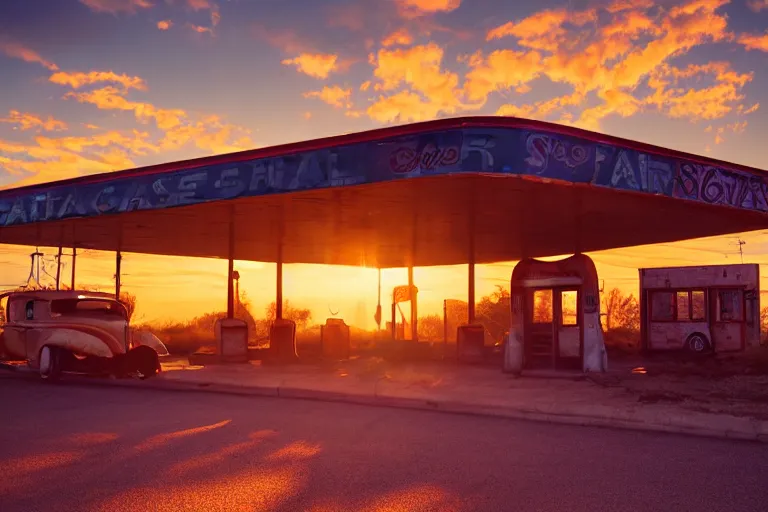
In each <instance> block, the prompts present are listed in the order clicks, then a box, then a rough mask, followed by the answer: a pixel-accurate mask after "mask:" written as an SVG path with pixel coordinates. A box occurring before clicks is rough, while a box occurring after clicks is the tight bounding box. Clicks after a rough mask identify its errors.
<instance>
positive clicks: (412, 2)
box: [395, 0, 461, 18]
mask: <svg viewBox="0 0 768 512" xmlns="http://www.w3.org/2000/svg"><path fill="white" fill-rule="evenodd" d="M395 1H396V2H397V7H398V12H399V13H400V15H401V16H404V17H406V18H412V17H418V16H423V15H425V14H434V13H438V12H450V11H453V10H456V9H458V8H459V6H460V5H461V0H395Z"/></svg>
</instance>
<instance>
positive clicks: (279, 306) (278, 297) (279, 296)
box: [275, 244, 283, 320]
mask: <svg viewBox="0 0 768 512" xmlns="http://www.w3.org/2000/svg"><path fill="white" fill-rule="evenodd" d="M275 284H276V290H275V292H276V293H275V319H276V320H280V319H282V318H283V246H282V244H280V245H279V246H278V248H277V282H276V283H275Z"/></svg>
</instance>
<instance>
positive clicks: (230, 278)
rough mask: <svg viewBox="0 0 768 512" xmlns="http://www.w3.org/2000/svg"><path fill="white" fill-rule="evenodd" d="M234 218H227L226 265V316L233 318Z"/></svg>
mask: <svg viewBox="0 0 768 512" xmlns="http://www.w3.org/2000/svg"><path fill="white" fill-rule="evenodd" d="M234 274H235V219H234V215H232V216H231V217H230V219H229V261H228V266H227V318H235V283H234V281H235V275H234Z"/></svg>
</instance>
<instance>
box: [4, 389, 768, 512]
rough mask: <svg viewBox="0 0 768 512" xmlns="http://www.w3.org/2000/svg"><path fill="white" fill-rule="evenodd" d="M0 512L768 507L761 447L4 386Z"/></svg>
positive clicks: (189, 396)
mask: <svg viewBox="0 0 768 512" xmlns="http://www.w3.org/2000/svg"><path fill="white" fill-rule="evenodd" d="M0 400H1V401H2V404H3V411H4V414H2V416H0V511H2V512H14V511H24V512H31V511H37V510H39V511H45V512H53V511H59V510H68V511H69V510H71V511H78V512H80V511H82V512H85V511H91V510H104V511H123V510H125V511H131V512H143V511H179V510H200V511H205V512H209V511H211V512H212V511H217V510H257V511H261V510H265V511H266V510H281V511H283V510H285V511H301V510H311V511H318V512H319V511H342V510H355V511H356V510H362V511H384V510H386V511H406V510H413V511H418V512H426V511H431V510H434V511H441V512H444V511H454V510H455V511H458V510H470V511H471V510H478V511H480V510H490V511H527V510H535V511H548V510H551V511H569V512H572V511H581V510H584V511H590V512H591V511H596V510H597V511H614V510H615V511H629V510H642V511H644V512H645V511H651V510H665V511H666V510H668V511H688V510H690V511H709V510H722V511H727V512H737V511H747V510H754V511H761V512H764V511H766V510H768V447H766V446H765V445H760V444H755V443H746V442H727V441H719V440H711V439H704V438H692V437H682V436H673V435H664V434H647V433H640V432H630V431H620V430H609V429H597V428H583V427H570V426H561V425H548V424H539V423H529V422H519V421H512V420H504V419H494V418H481V417H472V416H462V415H451V414H443V413H432V412H421V411H409V410H400V409H388V408H375V407H365V406H357V405H346V404H333V403H323V402H311V401H300V400H287V399H269V398H253V397H236V396H226V395H216V394H208V393H180V392H163V391H153V390H135V389H121V388H108V387H91V386H78V385H69V384H64V385H58V386H57V385H50V384H47V383H43V382H37V381H29V380H18V379H16V378H2V379H0Z"/></svg>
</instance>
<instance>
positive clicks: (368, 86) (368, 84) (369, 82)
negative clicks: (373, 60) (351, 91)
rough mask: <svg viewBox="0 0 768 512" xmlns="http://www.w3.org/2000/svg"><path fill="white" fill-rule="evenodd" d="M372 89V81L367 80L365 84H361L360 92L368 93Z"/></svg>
mask: <svg viewBox="0 0 768 512" xmlns="http://www.w3.org/2000/svg"><path fill="white" fill-rule="evenodd" d="M370 88H371V81H370V80H366V81H365V82H363V83H362V84H360V90H361V91H363V92H365V91H367V90H368V89H370Z"/></svg>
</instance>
